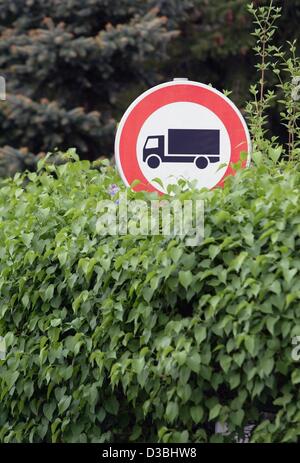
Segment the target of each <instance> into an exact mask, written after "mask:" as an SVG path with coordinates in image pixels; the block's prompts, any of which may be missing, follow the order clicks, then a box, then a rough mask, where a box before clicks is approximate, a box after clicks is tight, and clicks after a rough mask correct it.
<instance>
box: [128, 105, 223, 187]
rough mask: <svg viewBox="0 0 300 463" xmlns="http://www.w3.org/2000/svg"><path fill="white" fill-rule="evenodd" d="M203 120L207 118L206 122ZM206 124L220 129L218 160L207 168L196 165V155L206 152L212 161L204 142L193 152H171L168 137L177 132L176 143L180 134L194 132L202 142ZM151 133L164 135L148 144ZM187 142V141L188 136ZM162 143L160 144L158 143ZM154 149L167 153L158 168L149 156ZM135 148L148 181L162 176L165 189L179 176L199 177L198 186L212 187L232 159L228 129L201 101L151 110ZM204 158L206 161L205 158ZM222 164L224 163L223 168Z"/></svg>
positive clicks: (206, 128) (170, 143) (210, 127)
mask: <svg viewBox="0 0 300 463" xmlns="http://www.w3.org/2000/svg"><path fill="white" fill-rule="evenodd" d="M203 121H205V125H204V124H203ZM204 128H205V130H217V131H218V132H219V133H218V134H217V137H219V145H220V147H219V150H218V153H219V154H217V156H215V158H214V159H212V160H213V161H216V162H208V163H207V166H206V167H205V168H204V169H203V168H199V167H197V165H196V161H197V158H198V159H199V158H200V157H201V156H203V155H204V156H203V159H207V160H208V161H209V159H208V155H207V153H205V152H202V151H200V148H201V146H199V152H196V153H192V154H190V153H188V154H187V153H184V152H182V153H176V154H173V153H169V146H170V145H172V140H170V139H169V137H174V136H175V146H176V141H177V138H176V137H177V135H179V136H182V135H183V136H186V137H187V138H189V137H190V136H191V135H192V136H193V137H195V136H199V145H201V136H202V134H203V132H202V130H203V129H204ZM170 129H171V130H170ZM174 131H175V132H174ZM181 131H185V132H181ZM151 136H152V137H153V136H157V137H158V136H160V137H162V138H150V139H149V143H148V144H147V145H146V147H145V144H146V141H147V139H148V137H151ZM186 142H187V144H188V140H187V141H186ZM150 144H151V146H150ZM153 144H155V145H157V147H156V148H155V146H153ZM160 144H161V146H159V145H160ZM144 147H145V150H147V155H146V156H147V159H146V160H144V159H143V153H144ZM171 147H172V146H171ZM148 149H149V154H148ZM151 149H152V151H153V154H155V153H158V152H160V151H163V153H164V156H163V159H161V158H159V161H160V162H159V165H158V166H157V167H155V168H153V167H151V161H150V162H148V160H149V159H150V160H151V153H150V151H151ZM136 151H137V159H138V163H139V166H140V169H141V171H142V173H143V174H144V176H145V178H146V179H147V180H148V181H149V183H152V182H153V179H155V178H159V179H160V180H161V181H162V183H163V185H164V188H165V189H166V187H167V186H168V185H169V184H172V183H173V184H174V183H177V180H178V179H180V178H184V179H186V180H196V181H197V186H198V187H199V188H202V187H206V188H213V187H214V186H215V184H216V183H218V182H219V181H220V180H221V179H222V177H223V176H224V173H225V172H226V169H227V167H228V164H229V162H230V151H231V150H230V139H229V135H228V132H227V129H226V127H225V126H224V124H223V123H222V121H221V120H220V119H219V118H218V117H217V116H216V115H215V114H214V113H213V112H212V111H210V110H209V109H207V108H205V107H204V106H201V105H199V104H195V103H186V102H179V103H171V104H169V105H166V106H163V107H162V108H160V109H158V110H157V111H155V112H154V113H153V114H151V116H150V117H149V118H148V119H147V120H146V121H145V123H144V125H143V126H142V129H141V131H140V133H139V136H138V141H137V150H136ZM178 156H181V157H182V161H181V162H178V161H177V159H178ZM187 158H193V159H192V160H190V159H187ZM203 162H204V165H205V164H206V163H205V161H203ZM149 164H150V166H149ZM221 165H223V167H222V168H221V169H220V166H221ZM157 188H158V189H160V190H161V191H163V190H162V189H161V188H160V186H159V185H157Z"/></svg>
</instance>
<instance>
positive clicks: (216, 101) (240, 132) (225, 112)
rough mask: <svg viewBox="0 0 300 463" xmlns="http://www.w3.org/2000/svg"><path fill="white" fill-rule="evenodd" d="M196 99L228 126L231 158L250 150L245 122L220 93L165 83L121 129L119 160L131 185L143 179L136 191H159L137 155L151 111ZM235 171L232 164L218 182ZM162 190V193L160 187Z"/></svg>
mask: <svg viewBox="0 0 300 463" xmlns="http://www.w3.org/2000/svg"><path fill="white" fill-rule="evenodd" d="M179 102H191V103H197V104H200V105H202V106H205V107H206V108H208V109H210V110H211V111H212V112H214V113H215V114H216V116H218V117H219V119H221V121H222V122H223V124H224V126H225V127H226V129H227V132H228V135H229V138H230V143H231V157H230V162H231V163H232V162H237V161H239V159H240V154H241V152H242V151H246V152H247V153H248V152H249V148H250V147H249V142H248V139H247V134H246V131H245V128H244V125H243V123H242V121H241V119H240V116H239V114H238V113H237V112H236V110H235V109H234V107H233V106H231V104H230V103H229V102H228V101H227V100H226V99H225V98H222V96H221V95H218V94H217V93H215V92H213V91H211V90H209V89H208V88H205V87H200V86H197V85H192V84H189V85H185V84H177V85H170V86H168V87H162V88H159V89H157V90H156V91H154V92H152V93H150V94H149V95H146V96H145V98H143V99H142V100H141V101H139V103H137V105H136V106H134V108H133V109H132V110H131V112H130V113H129V115H128V116H127V119H126V121H125V123H124V125H123V128H122V129H121V134H120V141H119V162H120V164H121V167H122V170H123V175H124V176H125V178H126V180H127V182H128V184H129V185H131V184H132V182H133V181H134V180H140V182H141V183H139V184H138V185H137V186H136V187H134V190H135V191H142V190H144V191H145V190H146V191H158V190H157V189H156V188H155V187H154V186H153V185H152V184H151V183H150V182H149V181H148V180H147V179H146V178H145V177H144V175H143V173H142V171H141V169H140V167H139V164H138V161H137V156H136V149H137V147H136V145H137V139H138V135H139V133H140V130H141V128H142V126H143V124H144V123H145V121H146V120H147V119H148V117H149V116H151V114H153V113H154V112H155V111H156V110H157V109H159V108H161V107H162V106H165V105H168V104H171V103H179ZM232 174H234V171H233V170H232V168H231V166H230V164H229V166H228V168H227V170H226V172H225V174H224V176H223V177H222V179H221V180H220V181H219V182H218V183H217V185H216V186H222V184H223V181H224V177H226V176H228V175H232ZM159 193H161V192H160V191H159Z"/></svg>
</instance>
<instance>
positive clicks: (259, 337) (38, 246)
mask: <svg viewBox="0 0 300 463" xmlns="http://www.w3.org/2000/svg"><path fill="white" fill-rule="evenodd" d="M43 169H44V168H43ZM43 169H42V171H41V172H40V173H39V174H38V175H37V174H36V173H30V174H29V175H28V179H27V180H26V181H25V179H24V178H23V177H21V176H19V175H18V176H16V177H15V179H14V180H6V181H5V183H4V184H3V186H2V188H1V189H0V219H1V220H0V242H1V243H2V246H1V249H0V295H1V301H0V336H3V337H4V338H5V343H6V348H7V356H6V359H5V360H0V441H1V442H14V441H22V442H27V441H34V442H37V441H53V442H74V441H81V442H86V441H88V442H102V441H105V442H115V441H117V442H128V441H133V442H136V441H147V442H156V441H162V442H204V441H209V440H210V441H218V440H222V439H225V440H233V439H234V435H235V433H236V432H239V431H240V430H241V428H242V426H243V425H245V424H249V423H255V424H258V425H259V426H258V427H257V428H256V430H255V432H254V434H253V436H252V440H253V441H263V442H270V441H272V442H279V441H280V442H282V441H288V442H293V441H297V439H299V436H300V426H299V423H300V393H299V385H300V371H299V366H298V365H297V363H296V362H295V361H294V360H293V359H292V355H291V352H292V349H293V347H294V346H293V344H292V338H293V337H294V336H297V335H300V328H299V317H300V305H299V299H300V279H299V272H300V256H299V249H300V198H299V185H300V172H299V169H298V168H295V167H293V166H289V165H283V164H280V165H279V166H276V167H267V166H262V165H258V166H256V167H255V166H253V167H251V168H249V169H247V170H244V171H242V172H238V173H237V175H236V176H235V177H234V178H233V177H231V178H229V179H228V180H227V181H226V183H225V187H224V189H215V190H213V191H210V192H209V191H202V192H199V191H194V190H190V191H189V192H180V190H179V189H177V190H178V191H177V192H176V194H175V198H180V199H188V198H193V199H198V198H202V199H204V200H205V239H204V242H203V243H202V244H201V245H199V246H198V247H193V248H191V247H186V246H185V244H184V241H182V240H181V239H180V238H179V237H175V238H174V237H164V236H152V237H150V236H149V237H145V236H133V235H124V236H119V237H114V236H102V235H101V234H100V232H99V230H100V227H99V217H100V213H99V207H98V204H99V201H100V200H101V199H108V198H109V194H108V189H109V186H110V184H112V183H118V184H119V185H120V188H121V189H124V187H123V186H122V185H121V182H120V181H119V179H118V177H117V176H116V173H115V171H114V169H113V168H111V167H102V168H101V169H100V171H99V170H97V169H95V168H94V167H93V166H90V164H89V161H81V162H73V163H67V164H65V165H61V166H56V167H54V166H53V165H51V164H48V165H46V171H45V170H43ZM128 194H129V195H130V196H133V193H130V192H128ZM134 197H135V198H140V199H147V200H149V199H151V198H152V199H153V196H151V195H149V194H146V193H138V194H136V195H135V196H134ZM216 421H226V422H227V423H228V424H229V427H230V432H231V436H227V437H221V436H220V435H218V436H217V435H214V425H215V422H216Z"/></svg>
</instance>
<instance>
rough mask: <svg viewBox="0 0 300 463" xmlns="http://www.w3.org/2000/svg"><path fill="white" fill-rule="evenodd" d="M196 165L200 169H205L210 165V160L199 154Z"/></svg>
mask: <svg viewBox="0 0 300 463" xmlns="http://www.w3.org/2000/svg"><path fill="white" fill-rule="evenodd" d="M196 166H197V167H198V169H205V168H206V167H207V166H208V160H207V159H206V158H205V157H204V156H199V157H198V158H197V159H196Z"/></svg>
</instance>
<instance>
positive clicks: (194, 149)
mask: <svg viewBox="0 0 300 463" xmlns="http://www.w3.org/2000/svg"><path fill="white" fill-rule="evenodd" d="M143 161H144V162H147V164H148V166H149V167H151V168H152V169H156V168H157V167H158V166H159V165H160V163H161V162H194V163H195V164H196V166H197V167H198V168H199V169H205V168H206V167H207V166H208V164H209V163H214V162H219V161H220V130H215V129H169V130H168V153H165V136H164V135H151V136H149V137H148V138H147V140H146V142H145V145H144V149H143Z"/></svg>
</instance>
